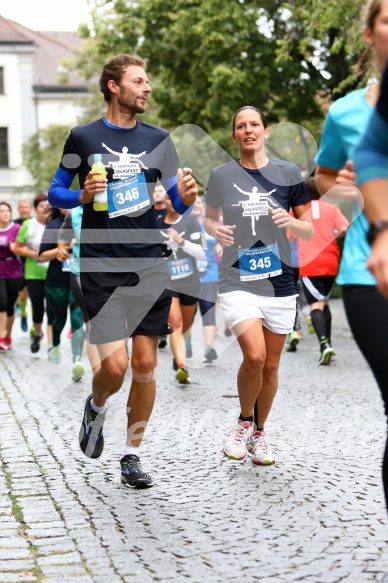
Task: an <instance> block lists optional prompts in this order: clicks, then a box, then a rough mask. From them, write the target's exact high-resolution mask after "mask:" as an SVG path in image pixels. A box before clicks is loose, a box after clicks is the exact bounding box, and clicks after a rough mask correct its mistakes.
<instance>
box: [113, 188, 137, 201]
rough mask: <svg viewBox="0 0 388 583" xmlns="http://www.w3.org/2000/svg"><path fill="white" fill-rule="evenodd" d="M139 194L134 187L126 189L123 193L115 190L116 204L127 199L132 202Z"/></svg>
mask: <svg viewBox="0 0 388 583" xmlns="http://www.w3.org/2000/svg"><path fill="white" fill-rule="evenodd" d="M139 196H140V195H139V191H138V189H137V188H136V187H134V188H131V189H130V190H127V191H126V193H125V194H124V193H123V192H116V198H117V204H124V203H125V201H127V200H129V201H130V202H132V201H134V200H137V199H138V198H139Z"/></svg>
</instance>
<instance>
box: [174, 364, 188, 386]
mask: <svg viewBox="0 0 388 583" xmlns="http://www.w3.org/2000/svg"><path fill="white" fill-rule="evenodd" d="M189 376H190V375H189V371H188V370H187V368H185V367H184V366H180V367H179V368H178V370H177V371H176V374H175V378H176V380H177V381H179V382H180V383H181V385H189V384H190V381H189Z"/></svg>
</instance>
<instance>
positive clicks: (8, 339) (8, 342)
mask: <svg viewBox="0 0 388 583" xmlns="http://www.w3.org/2000/svg"><path fill="white" fill-rule="evenodd" d="M3 340H4V344H5V345H6V347H7V350H11V348H12V338H11V336H10V335H8V336H4V338H3Z"/></svg>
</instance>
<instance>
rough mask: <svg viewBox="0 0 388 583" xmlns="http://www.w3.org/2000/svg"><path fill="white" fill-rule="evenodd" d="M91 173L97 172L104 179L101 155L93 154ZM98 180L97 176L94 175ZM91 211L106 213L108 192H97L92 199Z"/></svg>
mask: <svg viewBox="0 0 388 583" xmlns="http://www.w3.org/2000/svg"><path fill="white" fill-rule="evenodd" d="M92 171H93V172H99V174H100V176H103V177H104V178H105V177H106V174H107V173H106V170H105V166H104V164H103V163H102V159H101V154H94V162H93V166H92ZM95 178H98V174H96V175H95ZM93 209H94V210H95V211H107V210H108V192H107V190H106V189H105V190H104V192H98V193H97V194H95V195H94V198H93Z"/></svg>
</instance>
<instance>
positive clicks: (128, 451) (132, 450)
mask: <svg viewBox="0 0 388 583" xmlns="http://www.w3.org/2000/svg"><path fill="white" fill-rule="evenodd" d="M138 453H139V448H138V447H130V446H129V445H126V446H125V447H124V450H123V455H122V456H121V457H124V456H126V455H138Z"/></svg>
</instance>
